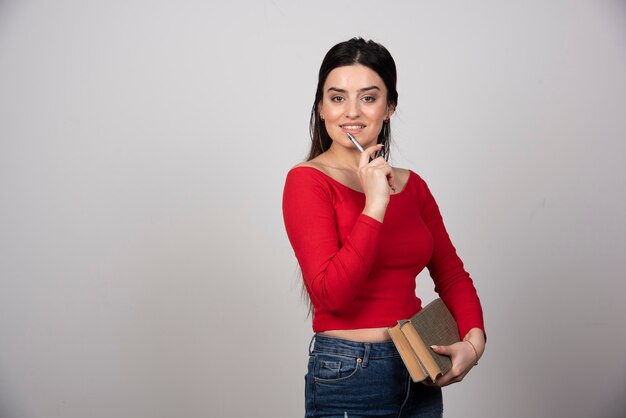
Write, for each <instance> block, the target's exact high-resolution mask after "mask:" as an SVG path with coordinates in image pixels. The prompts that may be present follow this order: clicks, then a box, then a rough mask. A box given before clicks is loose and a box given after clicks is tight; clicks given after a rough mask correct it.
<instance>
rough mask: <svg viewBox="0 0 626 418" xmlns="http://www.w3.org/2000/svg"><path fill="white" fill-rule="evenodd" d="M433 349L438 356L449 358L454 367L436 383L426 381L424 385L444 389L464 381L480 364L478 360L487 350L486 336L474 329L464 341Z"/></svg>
mask: <svg viewBox="0 0 626 418" xmlns="http://www.w3.org/2000/svg"><path fill="white" fill-rule="evenodd" d="M465 340H469V341H465ZM472 345H473V347H472ZM474 348H476V351H474ZM432 349H433V351H434V352H435V353H437V354H441V355H444V356H449V357H450V360H451V361H452V367H451V368H450V370H448V372H447V373H446V374H444V375H443V376H440V377H439V378H437V381H436V382H432V381H424V382H423V383H424V384H425V385H427V386H435V387H444V386H447V385H450V384H452V383H457V382H460V381H462V380H463V378H464V377H465V375H467V373H469V371H470V370H471V369H472V367H474V366H475V365H476V364H477V363H478V359H479V358H480V357H481V356H482V353H483V351H484V350H485V335H484V334H483V332H482V330H480V329H478V328H472V330H470V332H468V333H467V336H466V337H465V338H464V341H459V342H458V343H454V344H452V345H439V346H432Z"/></svg>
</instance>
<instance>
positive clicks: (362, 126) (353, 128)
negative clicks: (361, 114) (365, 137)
mask: <svg viewBox="0 0 626 418" xmlns="http://www.w3.org/2000/svg"><path fill="white" fill-rule="evenodd" d="M341 127H342V128H343V129H348V130H357V129H363V128H365V126H364V125H341Z"/></svg>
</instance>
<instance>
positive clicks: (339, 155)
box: [324, 143, 361, 171]
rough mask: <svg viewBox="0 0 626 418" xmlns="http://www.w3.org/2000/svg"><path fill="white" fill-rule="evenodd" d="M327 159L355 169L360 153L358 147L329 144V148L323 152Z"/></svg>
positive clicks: (338, 164) (340, 165) (339, 165)
mask: <svg viewBox="0 0 626 418" xmlns="http://www.w3.org/2000/svg"><path fill="white" fill-rule="evenodd" d="M324 154H325V155H326V156H327V157H326V158H328V160H329V161H332V162H333V164H334V165H337V166H338V167H344V168H348V169H351V170H354V171H356V170H357V169H358V168H359V162H360V160H361V153H360V152H359V150H358V149H356V148H354V149H348V148H345V147H341V146H336V145H335V144H334V143H333V144H331V146H330V148H329V149H328V150H327V151H326V152H325V153H324Z"/></svg>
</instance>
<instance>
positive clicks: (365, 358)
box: [361, 343, 372, 367]
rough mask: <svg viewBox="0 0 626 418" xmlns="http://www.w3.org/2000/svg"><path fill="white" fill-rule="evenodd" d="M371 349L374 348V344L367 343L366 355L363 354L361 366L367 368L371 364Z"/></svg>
mask: <svg viewBox="0 0 626 418" xmlns="http://www.w3.org/2000/svg"><path fill="white" fill-rule="evenodd" d="M371 348H372V344H370V343H365V353H363V362H362V363H361V366H363V367H367V363H368V362H369V359H370V350H371Z"/></svg>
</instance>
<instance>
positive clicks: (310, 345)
mask: <svg viewBox="0 0 626 418" xmlns="http://www.w3.org/2000/svg"><path fill="white" fill-rule="evenodd" d="M316 335H317V334H313V337H311V342H310V343H309V356H310V355H311V354H313V350H312V347H313V341H315V336H316Z"/></svg>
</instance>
